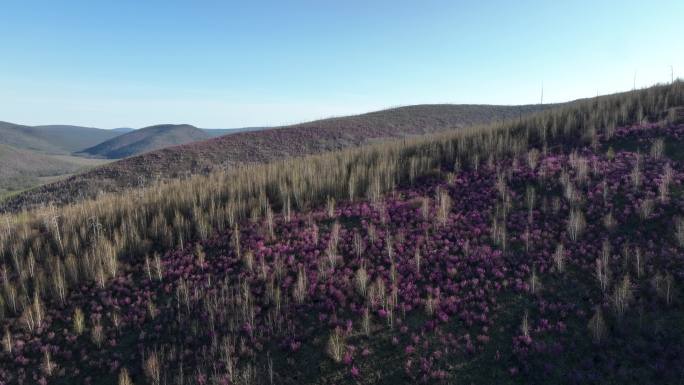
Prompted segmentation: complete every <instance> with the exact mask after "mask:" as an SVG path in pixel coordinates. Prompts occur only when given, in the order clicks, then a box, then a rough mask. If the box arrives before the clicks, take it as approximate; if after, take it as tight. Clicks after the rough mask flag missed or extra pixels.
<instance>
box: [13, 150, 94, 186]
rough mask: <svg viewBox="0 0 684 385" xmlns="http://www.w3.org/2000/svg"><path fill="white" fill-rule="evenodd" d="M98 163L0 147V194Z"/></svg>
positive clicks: (92, 160) (71, 157)
mask: <svg viewBox="0 0 684 385" xmlns="http://www.w3.org/2000/svg"><path fill="white" fill-rule="evenodd" d="M98 164H102V161H101V160H96V159H84V158H78V157H73V156H68V155H49V154H43V153H40V152H36V151H31V150H25V149H17V148H14V147H11V146H7V145H4V144H0V195H3V194H5V193H8V192H12V191H18V190H23V189H26V188H31V187H34V186H36V185H38V184H41V183H43V182H45V181H47V180H49V178H54V177H58V176H62V175H65V174H70V173H73V172H76V171H78V170H81V169H83V168H84V167H87V166H94V165H98Z"/></svg>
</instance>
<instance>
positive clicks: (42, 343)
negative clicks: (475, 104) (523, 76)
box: [0, 83, 684, 385]
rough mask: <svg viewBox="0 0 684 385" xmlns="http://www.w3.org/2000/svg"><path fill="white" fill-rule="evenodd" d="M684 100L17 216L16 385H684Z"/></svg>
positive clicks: (671, 95)
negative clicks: (683, 115)
mask: <svg viewBox="0 0 684 385" xmlns="http://www.w3.org/2000/svg"><path fill="white" fill-rule="evenodd" d="M597 99H598V98H597ZM680 106H684V83H682V84H680V83H676V84H673V85H670V86H661V87H653V88H651V89H648V90H643V91H636V92H633V93H630V94H626V95H616V96H610V97H604V98H600V99H598V100H596V101H585V102H583V103H577V104H573V105H570V106H568V107H566V108H559V109H558V110H554V111H551V112H549V113H548V114H540V115H536V116H534V117H530V118H525V119H521V120H516V121H514V122H510V123H507V124H505V125H502V126H500V127H496V128H493V129H491V130H489V129H487V130H463V131H459V132H450V133H448V134H445V135H435V136H427V137H425V138H422V139H420V140H406V141H394V142H393V143H383V144H381V145H373V146H367V147H364V148H358V149H353V150H349V151H344V152H333V153H327V154H322V155H319V156H311V157H307V158H303V159H288V160H284V161H281V162H274V163H271V164H266V165H256V166H253V167H242V168H238V169H233V170H231V171H229V172H226V173H214V174H211V175H208V176H198V177H195V178H191V179H184V180H175V181H169V182H165V183H161V184H157V185H152V186H145V188H141V189H136V190H134V191H132V192H131V193H130V194H110V195H103V196H99V197H97V198H96V199H94V200H91V201H84V202H81V203H80V204H77V205H75V206H69V207H56V208H50V209H49V210H38V211H34V212H27V213H21V214H19V215H7V216H0V224H2V225H0V226H1V227H0V254H2V255H6V256H11V258H8V263H6V264H5V266H4V269H3V290H2V293H3V299H6V300H5V301H3V302H2V303H0V311H2V315H3V324H4V328H5V330H4V336H3V337H2V345H3V349H2V350H0V382H2V383H7V384H27V383H31V384H33V383H42V384H46V383H50V384H52V383H54V384H58V385H61V384H95V383H97V384H104V385H110V384H111V385H114V384H117V383H118V384H131V383H135V384H245V385H247V384H250V385H254V384H292V385H294V384H297V385H299V384H312V385H332V384H338V385H339V384H342V385H346V384H348V385H360V384H361V385H371V384H388V385H389V384H392V385H393V384H444V385H446V384H461V383H464V384H491V383H496V384H511V385H519V384H679V383H681V379H682V373H683V372H682V365H681V363H682V362H683V360H684V328H682V327H681V324H682V320H684V301H683V300H682V299H683V298H684V286H683V285H682V282H684V253H683V252H682V251H683V250H684V188H683V186H684V163H683V162H682V161H683V160H684V156H683V154H684V124H683V123H682V122H681V120H680V119H681V115H680V114H679V112H678V111H681V110H676V109H674V108H671V107H680ZM402 142H403V143H402ZM416 165H417V166H416ZM350 186H353V188H350ZM5 229H6V230H5ZM37 256H38V257H37ZM93 379H96V380H93Z"/></svg>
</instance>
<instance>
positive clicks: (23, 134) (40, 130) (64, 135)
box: [0, 122, 121, 154]
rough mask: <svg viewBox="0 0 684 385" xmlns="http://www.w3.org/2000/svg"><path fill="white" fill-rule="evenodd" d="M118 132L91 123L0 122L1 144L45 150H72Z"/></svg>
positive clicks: (108, 137) (93, 143) (80, 148)
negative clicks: (30, 124)
mask: <svg viewBox="0 0 684 385" xmlns="http://www.w3.org/2000/svg"><path fill="white" fill-rule="evenodd" d="M119 135H121V132H120V131H117V130H103V129H99V128H94V127H81V126H69V125H48V126H25V125H21V124H14V123H8V122H0V144H5V145H8V146H11V147H14V148H17V149H26V150H32V151H39V152H43V153H47V154H71V153H73V152H76V151H79V150H82V149H84V148H86V147H91V146H94V145H96V144H98V143H101V142H103V141H106V140H109V139H112V138H114V137H116V136H119Z"/></svg>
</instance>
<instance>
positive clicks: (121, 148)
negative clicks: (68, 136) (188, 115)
mask: <svg viewBox="0 0 684 385" xmlns="http://www.w3.org/2000/svg"><path fill="white" fill-rule="evenodd" d="M209 138H211V135H209V134H207V133H206V131H205V130H201V129H199V128H197V127H194V126H191V125H188V124H160V125H156V126H150V127H145V128H141V129H139V130H134V131H130V132H128V133H125V134H123V135H119V136H117V137H115V138H112V139H110V140H107V141H104V142H102V143H100V144H97V145H95V146H93V147H90V148H86V149H85V150H83V151H81V152H80V154H84V155H89V156H96V157H101V158H109V159H118V158H125V157H129V156H133V155H138V154H142V153H145V152H149V151H153V150H157V149H160V148H164V147H169V146H177V145H180V144H185V143H190V142H195V141H198V140H205V139H209Z"/></svg>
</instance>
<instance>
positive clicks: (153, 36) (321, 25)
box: [0, 0, 684, 128]
mask: <svg viewBox="0 0 684 385" xmlns="http://www.w3.org/2000/svg"><path fill="white" fill-rule="evenodd" d="M682 15H684V1H683V0H671V1H644V0H636V1H635V0H622V1H602V0H593V1H556V0H546V1H524V0H522V1H489V2H486V1H454V0H452V1H430V0H421V1H400V0H392V1H370V0H369V1H354V0H344V1H333V0H312V1H241V2H232V1H202V0H193V1H190V0H187V1H174V0H164V1H157V0H116V1H110V0H106V1H103V0H81V1H75V0H64V1H54V0H45V1H33V0H16V1H15V0H0V120H4V121H11V122H16V123H23V124H51V123H62V124H78V125H90V126H97V127H103V128H113V127H122V126H126V127H142V126H146V125H151V124H156V123H166V122H173V123H190V124H194V125H196V126H199V127H216V128H219V127H221V128H224V127H225V128H231V127H241V126H257V125H277V124H285V123H294V122H299V121H304V120H311V119H316V118H323V117H329V116H334V115H344V114H350V113H359V112H366V111H369V110H374V109H380V108H385V107H391V106H396V105H407V104H416V103H444V102H448V103H487V104H524V103H538V102H539V99H540V89H541V85H542V82H543V84H544V95H545V97H544V101H545V102H556V101H566V100H570V99H576V98H580V97H587V96H594V95H596V93H597V92H599V93H602V94H603V93H611V92H615V91H621V90H629V89H631V88H632V87H633V81H634V74H635V72H636V85H637V87H641V86H647V85H651V84H653V83H656V82H668V81H669V80H670V65H672V66H673V67H674V72H675V77H677V75H679V76H680V77H684V19H682Z"/></svg>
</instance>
